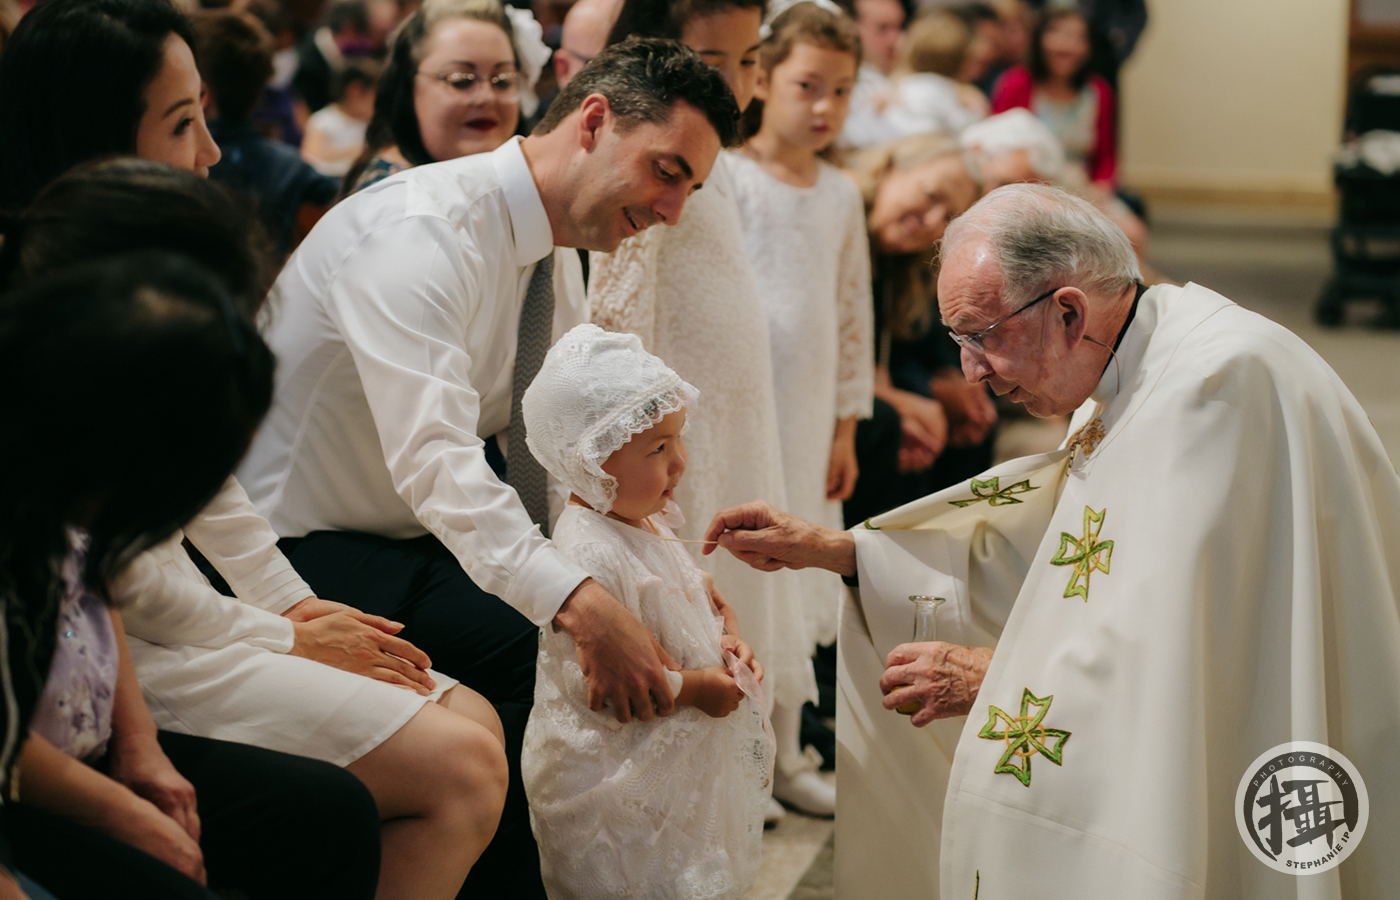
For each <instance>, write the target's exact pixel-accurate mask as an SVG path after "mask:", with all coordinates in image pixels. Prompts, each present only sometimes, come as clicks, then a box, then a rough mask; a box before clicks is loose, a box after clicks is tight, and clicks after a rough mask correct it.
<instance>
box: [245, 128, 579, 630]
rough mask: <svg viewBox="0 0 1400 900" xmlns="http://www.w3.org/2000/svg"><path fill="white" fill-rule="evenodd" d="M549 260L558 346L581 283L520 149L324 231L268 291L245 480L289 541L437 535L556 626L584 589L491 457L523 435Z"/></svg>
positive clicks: (415, 182) (414, 180)
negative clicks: (527, 320) (330, 534)
mask: <svg viewBox="0 0 1400 900" xmlns="http://www.w3.org/2000/svg"><path fill="white" fill-rule="evenodd" d="M550 252H554V253H555V264H554V293H555V308H554V339H556V340H557V339H558V338H559V337H560V336H561V335H562V334H563V333H564V332H565V331H567V330H568V329H570V328H572V327H573V326H574V325H577V324H580V323H582V322H586V321H587V320H588V307H587V300H586V299H585V297H584V292H583V278H582V270H581V268H580V265H579V260H578V256H577V254H576V253H575V252H574V251H573V250H567V249H566V250H557V251H556V250H555V249H554V236H553V232H552V231H551V229H550V225H549V219H548V217H547V216H546V214H545V209H544V204H543V202H542V201H541V200H540V196H539V191H538V189H537V188H536V187H535V182H534V179H533V177H532V176H531V174H530V169H529V166H528V165H527V164H526V162H525V157H524V154H523V153H522V152H521V150H520V144H519V141H518V140H511V141H509V142H507V143H506V144H505V145H504V146H502V147H501V148H500V149H498V150H496V151H494V152H492V153H484V154H478V155H475V156H468V157H463V158H461V159H455V160H449V161H447V162H442V163H435V164H432V165H426V166H418V167H416V168H413V169H409V170H407V171H405V172H402V173H399V174H398V175H396V176H393V177H391V178H388V179H386V180H384V181H382V182H380V183H378V184H376V185H373V186H371V187H369V188H366V189H365V190H363V191H360V192H359V193H357V194H355V195H353V196H351V197H350V198H348V199H347V200H345V201H343V202H342V203H340V204H338V205H337V206H336V207H334V208H333V209H332V210H331V211H330V212H329V213H327V214H326V216H325V218H323V219H322V220H321V221H320V222H319V223H318V224H317V225H316V227H315V228H314V229H313V230H312V232H311V234H310V235H309V236H308V237H307V239H306V241H305V242H303V243H302V245H301V246H300V247H299V248H298V249H297V251H296V253H294V254H293V255H292V258H291V260H290V261H288V263H287V267H286V268H285V269H284V270H283V272H282V274H281V276H280V277H279V278H278V279H277V283H276V285H274V287H273V289H272V294H271V296H270V298H269V301H268V322H267V323H266V324H265V332H266V336H267V339H268V343H269V344H270V346H271V347H272V351H273V353H274V354H275V355H276V357H277V378H276V393H275V398H274V401H273V407H272V411H271V412H270V413H269V414H268V417H267V420H266V421H265V422H264V423H263V426H262V429H261V431H260V432H259V433H258V435H257V437H256V439H255V440H254V442H253V446H252V448H251V449H250V450H249V453H248V457H247V459H246V460H245V461H244V463H243V466H242V468H241V469H240V470H239V476H238V477H239V481H241V482H242V483H243V486H244V487H245V488H246V489H247V491H248V495H249V496H250V497H251V498H252V500H253V502H254V504H255V505H256V506H257V508H258V511H259V512H260V513H262V514H263V515H264V516H266V517H267V519H268V521H269V522H270V523H271V524H272V527H273V528H274V529H275V530H276V531H277V533H278V534H280V535H282V536H283V537H300V536H303V535H306V534H308V533H310V532H313V531H319V530H340V531H358V532H368V533H372V534H379V535H383V536H385V537H390V538H411V537H416V536H419V535H422V534H425V533H427V532H431V533H433V534H434V535H436V536H437V537H438V539H439V540H441V541H442V542H443V544H444V545H445V546H446V547H447V548H448V549H449V550H451V551H452V553H453V554H454V555H455V556H456V557H457V559H458V560H459V561H460V562H461V563H462V567H463V568H464V569H465V570H466V571H467V573H468V574H469V575H471V577H472V580H473V581H475V582H476V584H477V585H478V586H480V587H481V588H483V589H484V590H487V591H490V592H491V593H493V594H496V595H497V596H499V597H501V598H502V599H504V600H505V601H506V602H507V603H509V604H510V605H511V606H513V607H515V608H516V609H518V610H519V611H520V612H521V613H523V614H524V615H525V616H526V617H528V618H529V619H530V620H531V621H533V622H535V623H536V624H540V625H543V624H544V623H546V622H548V621H549V620H550V619H552V618H553V617H554V615H555V613H557V612H558V610H559V607H560V606H561V605H562V604H563V602H564V600H565V599H566V598H567V597H568V595H569V594H570V593H571V592H572V591H573V589H574V588H575V587H577V586H578V584H579V583H580V582H581V581H583V579H584V578H586V577H587V573H585V572H584V571H583V569H582V568H580V567H579V566H578V565H577V564H575V563H574V562H572V561H571V560H569V559H568V558H566V557H565V556H564V555H563V554H562V553H560V552H559V551H558V550H557V549H555V547H554V546H553V544H551V543H550V542H549V541H548V540H547V539H546V538H545V537H543V535H541V533H540V531H539V529H538V528H537V527H536V526H535V525H534V524H533V523H532V522H531V521H530V517H529V515H528V514H527V513H526V512H525V508H524V506H523V505H522V504H521V502H520V499H519V497H517V496H516V493H515V491H514V490H512V489H511V488H510V487H508V486H507V485H505V484H503V483H501V481H499V480H498V479H497V478H496V476H495V474H494V473H493V472H492V471H491V467H490V466H489V465H488V464H487V462H486V455H485V451H484V445H483V438H485V437H489V436H490V435H493V434H497V432H501V434H500V435H499V438H500V439H503V438H504V437H505V435H504V432H505V431H506V430H507V428H508V426H509V422H510V400H511V378H512V373H513V368H514V364H515V346H516V332H517V330H518V327H519V324H520V308H521V305H522V304H523V303H524V300H525V291H526V288H527V287H528V286H529V283H530V276H531V275H532V274H533V272H534V268H535V263H536V262H538V261H539V260H540V259H542V258H544V256H545V254H547V253H550ZM502 443H503V444H504V441H503V440H502ZM503 449H504V446H503Z"/></svg>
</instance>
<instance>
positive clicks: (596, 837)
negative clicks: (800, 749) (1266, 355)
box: [521, 325, 773, 900]
mask: <svg viewBox="0 0 1400 900" xmlns="http://www.w3.org/2000/svg"><path fill="white" fill-rule="evenodd" d="M697 397H698V392H697V391H696V390H695V388H693V387H691V386H690V385H689V384H687V383H686V382H684V381H682V380H681V378H680V377H679V376H678V375H676V373H675V372H673V371H671V370H670V369H668V368H666V366H665V364H663V363H662V362H661V360H659V359H657V358H656V357H654V356H652V355H651V354H649V353H647V352H646V351H645V350H644V349H642V342H641V340H640V339H638V338H637V337H636V336H635V335H630V334H617V333H611V332H605V331H603V330H602V329H601V328H599V327H597V326H596V325H580V326H578V327H577V328H575V329H573V330H572V331H570V332H569V333H568V334H566V335H565V336H564V337H563V338H562V339H561V340H560V341H559V343H557V344H556V345H555V346H554V347H553V348H551V349H550V351H549V353H548V355H546V357H545V360H544V363H543V365H542V366H541V367H540V371H539V374H538V375H537V376H536V378H535V381H534V383H533V384H531V386H530V388H529V390H528V391H526V393H525V396H524V399H523V404H522V408H523V412H524V417H525V425H526V429H527V433H528V437H527V443H528V444H529V447H530V452H531V453H533V454H534V455H535V457H536V458H537V459H538V460H539V461H540V464H541V465H543V466H544V468H545V469H546V470H547V471H548V472H549V473H550V474H551V475H553V476H554V477H555V478H556V479H558V480H559V481H561V482H562V483H563V484H564V485H565V486H566V487H568V488H569V490H570V491H572V496H571V497H570V499H569V505H568V506H567V507H566V508H565V510H564V512H563V514H562V515H561V516H560V518H559V521H558V523H557V524H556V525H555V526H554V534H553V538H554V543H555V545H556V546H557V547H559V549H561V550H562V551H564V552H565V553H566V554H568V555H569V556H571V557H572V558H573V559H574V560H576V561H577V562H578V563H579V564H580V565H582V566H583V567H584V568H585V569H586V570H588V572H589V573H590V574H591V575H592V576H593V578H594V579H595V580H597V581H598V583H599V584H601V585H602V586H603V587H605V588H607V589H608V591H609V592H610V593H611V594H612V595H613V596H614V597H617V598H618V599H619V600H621V601H622V603H623V604H624V605H625V606H626V607H627V608H628V609H629V610H630V611H631V612H632V613H634V614H635V615H636V616H637V617H638V618H639V619H640V620H641V621H642V623H643V624H644V625H646V626H647V627H648V628H650V629H651V631H652V634H653V635H655V636H656V639H657V640H658V641H659V642H660V644H661V646H662V647H663V648H665V650H666V652H667V653H669V654H670V656H671V658H672V659H673V660H675V662H676V663H677V664H678V665H679V667H680V671H678V672H672V673H670V674H671V688H672V690H673V691H674V693H675V697H676V711H675V713H674V714H672V715H671V716H669V717H667V718H656V719H653V720H651V721H632V722H630V723H628V724H625V725H621V724H619V723H618V722H617V720H616V718H615V717H614V716H613V714H612V712H611V711H608V710H604V711H601V712H594V711H593V710H591V709H589V707H588V686H587V684H586V683H585V681H584V677H583V672H582V670H581V669H580V668H579V663H578V657H577V652H576V650H575V648H574V643H573V639H572V638H570V637H569V635H568V634H567V633H565V632H563V631H559V630H557V629H553V628H549V627H545V628H544V629H542V631H541V637H540V653H539V661H538V663H537V667H536V681H535V706H534V709H533V711H532V712H531V714H530V722H529V725H528V726H527V727H526V729H525V744H524V750H523V753H522V757H521V772H522V775H523V777H524V782H525V790H526V793H527V794H528V795H529V798H530V820H531V824H532V826H533V827H534V831H535V837H536V839H537V840H538V841H539V845H540V863H541V871H542V874H543V876H544V883H545V889H546V890H547V892H548V893H549V896H550V897H551V898H552V900H565V898H569V900H575V898H576V900H589V898H621V897H647V898H674V900H700V898H734V900H739V898H742V897H743V896H744V894H745V893H746V892H747V891H748V889H749V887H750V886H751V885H752V883H753V881H754V878H755V877H756V876H757V874H758V865H759V859H760V853H761V844H762V835H763V813H764V807H765V806H766V804H767V801H768V794H769V789H770V782H771V776H772V771H773V745H772V737H771V730H769V729H767V727H766V716H765V713H764V702H763V697H762V693H761V690H760V688H759V684H758V679H759V677H761V674H762V668H761V667H760V666H758V665H757V664H755V666H754V668H755V669H756V670H757V673H758V674H757V675H756V674H755V671H754V670H751V669H750V668H749V667H748V666H747V665H745V664H744V663H743V662H741V661H740V660H739V657H740V656H747V648H746V647H744V646H743V644H742V641H740V640H739V639H738V635H737V633H735V632H736V630H737V626H735V624H734V622H733V619H732V617H730V618H729V619H728V620H727V621H728V623H729V624H728V626H727V628H726V619H725V618H724V617H722V615H721V611H720V610H719V609H717V608H716V605H715V604H714V602H713V598H712V595H711V591H710V587H709V580H708V578H707V576H706V575H705V574H704V573H703V572H702V571H701V570H700V569H699V568H698V567H697V566H696V565H695V563H694V561H693V560H692V559H691V557H690V554H689V553H688V552H686V549H685V546H684V545H683V544H682V543H680V542H678V541H677V539H676V535H675V531H674V530H673V529H675V528H678V527H679V526H680V524H681V521H682V519H681V515H680V510H679V508H678V507H677V506H676V504H675V502H674V501H673V500H672V499H671V495H672V493H673V491H674V490H675V488H676V486H677V484H678V483H679V482H680V479H681V476H682V474H684V472H685V465H686V455H685V443H684V441H683V440H682V439H681V432H682V430H683V429H684V427H685V421H686V414H687V410H688V409H691V408H693V407H694V405H695V401H696V399H697ZM736 654H737V655H736Z"/></svg>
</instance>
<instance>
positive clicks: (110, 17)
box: [0, 0, 194, 214]
mask: <svg viewBox="0 0 1400 900" xmlns="http://www.w3.org/2000/svg"><path fill="white" fill-rule="evenodd" d="M171 34H175V35H178V36H179V37H181V38H182V39H184V41H185V43H187V44H189V45H190V46H191V47H193V46H194V35H193V33H192V32H191V30H190V24H189V21H188V20H187V19H186V18H185V17H184V16H183V15H182V14H181V13H180V12H179V11H178V10H176V9H175V7H174V6H172V5H171V4H170V3H169V2H168V0H48V2H45V3H40V4H37V5H36V6H35V7H34V9H32V10H31V11H30V12H29V13H28V14H27V15H25V17H24V18H23V19H21V20H20V23H19V26H18V27H17V28H15V33H14V34H13V35H12V36H11V37H10V40H9V42H8V43H7V44H6V47H5V52H4V54H3V55H2V56H0V135H3V136H4V137H3V139H0V212H3V213H10V214H17V213H18V212H19V211H20V210H21V209H23V208H24V207H25V206H27V205H28V204H29V201H30V200H32V199H34V195H35V194H37V193H38V192H39V189H40V188H42V187H43V186H44V185H46V184H48V183H49V182H50V181H52V180H53V179H55V178H57V177H58V176H59V175H61V174H62V173H64V172H66V171H68V170H69V169H71V168H72V167H73V166H75V165H77V164H78V163H80V162H86V161H87V160H90V159H96V158H98V157H102V156H115V155H130V154H132V153H134V152H135V150H136V128H137V126H138V125H139V124H140V122H141V117H142V116H143V115H144V114H145V112H146V96H145V94H146V88H147V86H149V85H150V83H151V81H152V80H154V79H155V77H156V75H157V74H159V73H160V70H161V67H162V66H163V65H164V62H165V40H166V38H167V37H169V36H170V35H171Z"/></svg>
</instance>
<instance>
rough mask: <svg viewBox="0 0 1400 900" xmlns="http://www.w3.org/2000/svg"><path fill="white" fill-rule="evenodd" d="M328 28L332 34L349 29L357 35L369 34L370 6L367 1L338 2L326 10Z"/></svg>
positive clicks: (347, 0)
mask: <svg viewBox="0 0 1400 900" xmlns="http://www.w3.org/2000/svg"><path fill="white" fill-rule="evenodd" d="M326 27H327V28H329V29H330V30H331V34H339V33H340V32H341V31H342V30H344V29H346V28H349V29H351V30H353V31H354V32H356V33H357V34H368V33H369V6H368V4H366V3H365V0H336V2H335V3H332V4H331V5H330V8H329V9H327V10H326Z"/></svg>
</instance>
